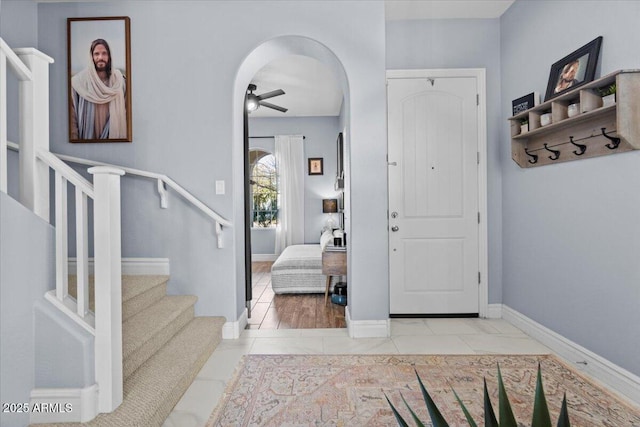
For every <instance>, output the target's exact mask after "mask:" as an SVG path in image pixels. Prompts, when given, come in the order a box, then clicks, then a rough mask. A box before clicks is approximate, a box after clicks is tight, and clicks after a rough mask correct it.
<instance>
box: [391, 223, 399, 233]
mask: <svg viewBox="0 0 640 427" xmlns="http://www.w3.org/2000/svg"><path fill="white" fill-rule="evenodd" d="M398 230H400V229H399V228H398V226H397V225H394V226H393V227H391V231H393V232H394V233H395V232H396V231H398Z"/></svg>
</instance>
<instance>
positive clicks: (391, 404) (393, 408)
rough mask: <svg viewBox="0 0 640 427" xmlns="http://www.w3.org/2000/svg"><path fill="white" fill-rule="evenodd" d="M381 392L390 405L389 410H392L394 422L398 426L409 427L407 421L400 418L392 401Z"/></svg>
mask: <svg viewBox="0 0 640 427" xmlns="http://www.w3.org/2000/svg"><path fill="white" fill-rule="evenodd" d="M383 394H384V397H385V399H387V402H388V403H389V406H391V410H392V411H393V415H394V416H395V417H396V422H397V423H398V425H399V426H400V427H409V424H407V422H406V421H405V420H404V418H402V415H400V413H399V412H398V410H397V409H396V407H395V406H393V403H391V401H390V400H389V398H388V397H387V394H386V393H383Z"/></svg>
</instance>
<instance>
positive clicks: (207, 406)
mask: <svg viewBox="0 0 640 427" xmlns="http://www.w3.org/2000/svg"><path fill="white" fill-rule="evenodd" d="M550 352H551V351H550V350H549V349H548V348H547V347H545V346H544V345H542V344H540V343H539V342H537V341H535V340H534V339H532V338H530V337H529V336H527V335H526V334H524V333H523V332H522V331H520V330H519V329H517V328H515V327H514V326H512V325H511V324H510V323H508V322H506V321H504V320H502V319H392V320H391V337H389V338H359V339H351V338H349V336H348V334H347V330H346V329H272V330H251V329H248V330H245V331H243V333H242V335H241V337H240V338H239V339H237V340H223V341H222V342H221V343H220V345H218V347H217V348H216V350H215V351H214V352H213V354H212V355H211V357H210V358H209V360H208V361H207V363H206V364H205V365H204V367H203V368H202V370H201V371H200V373H199V374H198V376H197V378H196V379H195V381H194V382H193V384H192V385H191V387H189V389H188V390H187V391H186V393H185V394H184V396H183V397H182V399H181V400H180V402H178V404H177V405H176V407H175V408H174V409H173V412H171V414H170V415H169V417H168V418H167V420H166V421H165V423H164V425H163V427H198V426H204V425H205V424H206V422H207V420H208V419H209V416H210V415H211V412H212V411H213V409H214V408H215V407H216V405H217V403H218V400H219V399H220V397H221V396H222V393H223V392H224V388H225V386H226V384H227V382H228V381H229V380H230V379H231V378H232V376H233V373H234V370H235V368H236V366H237V365H238V362H239V361H240V358H241V357H242V356H243V355H245V354H349V353H356V354H486V353H497V354H547V353H550Z"/></svg>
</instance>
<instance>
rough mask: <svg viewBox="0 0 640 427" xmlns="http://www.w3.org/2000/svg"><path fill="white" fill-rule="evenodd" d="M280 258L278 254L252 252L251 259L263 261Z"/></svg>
mask: <svg viewBox="0 0 640 427" xmlns="http://www.w3.org/2000/svg"><path fill="white" fill-rule="evenodd" d="M277 259H278V255H276V254H251V261H257V262H263V261H275V260H277Z"/></svg>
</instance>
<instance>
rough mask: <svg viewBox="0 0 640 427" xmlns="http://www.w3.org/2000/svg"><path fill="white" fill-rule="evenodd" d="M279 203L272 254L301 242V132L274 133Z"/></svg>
mask: <svg viewBox="0 0 640 427" xmlns="http://www.w3.org/2000/svg"><path fill="white" fill-rule="evenodd" d="M275 139H276V167H277V168H278V174H279V177H280V179H279V181H278V187H279V189H280V206H279V216H278V226H277V228H276V247H275V254H276V255H280V253H281V252H282V251H283V250H284V248H286V247H287V246H289V245H296V244H302V243H304V146H303V145H302V144H303V143H302V141H303V136H302V135H276V138H275Z"/></svg>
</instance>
